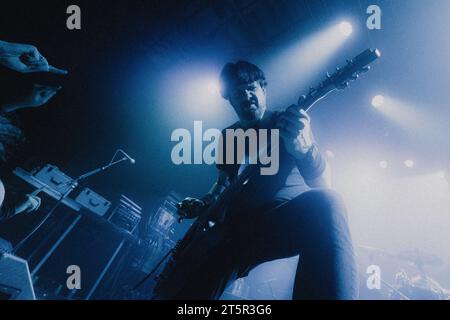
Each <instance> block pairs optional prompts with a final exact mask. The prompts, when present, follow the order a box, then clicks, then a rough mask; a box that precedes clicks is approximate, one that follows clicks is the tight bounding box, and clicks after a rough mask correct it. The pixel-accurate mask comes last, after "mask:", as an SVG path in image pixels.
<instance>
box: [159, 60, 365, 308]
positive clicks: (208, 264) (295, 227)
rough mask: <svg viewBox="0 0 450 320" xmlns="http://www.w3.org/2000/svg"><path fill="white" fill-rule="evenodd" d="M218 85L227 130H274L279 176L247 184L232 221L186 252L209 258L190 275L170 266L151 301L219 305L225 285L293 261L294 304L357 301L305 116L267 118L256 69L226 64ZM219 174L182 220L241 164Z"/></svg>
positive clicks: (338, 205) (335, 201) (343, 235)
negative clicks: (229, 121) (227, 114)
mask: <svg viewBox="0 0 450 320" xmlns="http://www.w3.org/2000/svg"><path fill="white" fill-rule="evenodd" d="M220 80H221V84H222V88H221V94H222V96H223V98H225V99H226V100H228V101H229V103H230V104H231V106H232V107H233V109H234V110H235V112H236V114H237V116H238V117H239V121H238V122H236V123H235V124H233V125H232V126H230V127H229V128H227V129H230V128H231V129H237V128H242V129H244V130H245V129H248V128H255V129H260V128H265V129H269V130H270V129H274V128H276V129H279V133H280V136H281V143H280V148H279V150H277V151H278V152H279V162H280V163H279V171H278V173H277V174H276V175H257V176H256V177H253V178H251V179H250V180H249V182H248V184H246V185H245V186H244V189H243V190H242V191H241V192H239V194H238V196H237V197H235V199H233V201H232V203H228V204H227V209H226V210H227V212H233V214H232V216H231V218H230V219H228V220H227V219H226V221H225V223H221V224H220V225H219V226H215V227H213V228H212V229H209V230H208V231H207V232H205V234H204V235H203V237H204V238H203V240H202V241H197V243H196V244H194V245H193V247H192V246H191V248H190V250H191V252H194V253H197V254H198V253H202V254H205V255H207V258H206V259H205V260H204V261H202V262H201V265H199V266H197V267H196V268H194V269H192V268H191V267H190V266H192V264H193V263H194V261H189V256H190V254H189V253H188V254H186V255H184V256H183V257H182V258H181V259H178V260H175V261H174V262H173V264H174V270H175V273H172V274H170V273H169V274H168V275H164V276H163V277H160V278H159V281H158V283H157V285H156V288H155V290H154V298H155V299H218V298H220V296H221V294H222V293H223V291H224V290H225V289H226V287H227V285H228V284H230V282H231V281H233V280H235V279H237V278H239V277H243V276H245V275H246V274H248V272H249V271H250V270H251V269H252V268H254V267H256V266H257V265H259V264H261V263H263V262H267V261H271V260H275V259H281V258H287V257H292V256H296V255H299V257H300V258H299V265H298V267H297V272H296V276H295V284H294V291H293V298H294V299H353V298H355V297H356V296H355V295H356V283H355V281H356V270H355V263H354V256H353V248H352V241H351V237H350V232H349V228H348V225H347V218H346V211H345V207H344V205H343V202H342V200H341V198H340V197H339V196H338V195H337V194H336V193H335V192H334V191H332V190H331V189H329V188H330V168H329V166H328V164H327V162H326V161H325V158H324V156H323V155H322V154H321V153H320V152H319V150H318V147H317V146H316V144H315V142H314V139H313V136H312V132H311V126H310V118H309V116H308V115H307V114H306V112H304V111H303V110H299V108H298V107H297V106H291V107H289V108H288V109H287V110H286V111H285V112H283V113H277V112H271V111H268V110H266V90H267V82H266V78H265V75H264V73H263V71H262V70H260V69H259V68H258V67H257V66H255V65H254V64H251V63H249V62H246V61H238V62H237V63H228V64H227V65H226V66H225V67H224V68H223V70H222V72H221V76H220ZM222 136H223V138H224V139H225V135H222ZM226 143H227V142H226V141H224V143H223V146H224V149H225V146H226ZM246 150H248V148H246ZM223 152H225V150H224V151H223ZM235 154H236V152H235ZM223 159H226V157H223ZM234 163H237V162H236V161H235V162H234ZM217 167H218V169H219V170H218V171H219V173H218V179H217V182H216V183H215V184H214V185H213V187H212V189H211V190H210V191H209V192H208V193H207V194H206V196H204V197H203V198H201V199H194V198H186V199H185V200H183V201H182V202H181V203H180V204H179V213H180V215H181V216H182V217H183V218H195V217H197V216H198V215H200V214H201V213H202V212H205V211H206V210H207V209H208V207H209V206H210V205H211V204H212V203H213V202H214V201H215V200H216V199H217V198H218V196H219V195H220V194H221V193H222V192H223V190H224V189H225V188H226V187H227V185H228V184H229V183H230V182H231V181H233V180H234V179H235V178H236V177H237V174H238V172H239V170H240V169H242V168H240V165H239V164H237V165H236V164H220V165H217ZM218 233H220V234H221V236H217V234H218ZM217 239H219V240H218V241H217ZM193 256H194V255H193ZM193 259H194V260H195V258H193ZM197 260H198V259H197ZM195 262H198V261H195ZM186 270H189V271H186ZM183 272H185V274H183ZM176 274H178V277H177V275H176ZM180 274H181V275H182V276H181V277H180V276H179V275H180ZM180 279H182V281H180Z"/></svg>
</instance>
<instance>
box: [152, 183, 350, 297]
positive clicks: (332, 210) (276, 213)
mask: <svg viewBox="0 0 450 320" xmlns="http://www.w3.org/2000/svg"><path fill="white" fill-rule="evenodd" d="M256 211H257V212H256ZM236 216H239V215H236ZM224 228H225V229H226V230H224ZM219 234H221V236H220V237H219V236H218V235H219ZM223 234H225V235H226V236H225V237H223V236H222V235H223ZM216 236H217V237H219V239H221V240H220V241H218V242H215V241H216ZM210 242H212V243H216V244H214V245H213V248H212V250H211V248H210V249H205V248H206V247H207V246H208V245H209V243H210ZM191 250H193V252H196V253H197V254H198V253H202V252H204V254H205V255H207V258H206V259H205V260H204V261H203V262H201V263H200V265H199V266H198V267H196V268H195V270H191V271H189V272H188V274H184V275H183V281H180V278H178V279H177V276H176V275H173V276H170V275H169V277H168V278H167V279H165V281H162V282H159V283H158V285H157V286H156V288H155V291H154V299H174V300H177V299H188V300H189V299H219V298H220V296H221V295H222V293H223V291H224V290H225V289H226V287H227V286H228V285H229V284H230V283H231V282H232V281H234V280H236V279H237V278H239V277H241V276H243V275H245V274H246V273H247V272H248V271H250V270H251V269H252V268H254V267H256V266H257V265H259V264H261V263H264V262H267V261H271V260H276V259H281V258H287V257H292V256H296V255H299V264H298V266H297V271H296V276H295V284H294V292H293V299H353V298H356V295H357V291H356V290H357V289H356V288H357V283H356V281H357V275H356V267H355V261H354V255H353V246H352V241H351V236H350V232H349V228H348V224H347V217H346V211H345V207H344V205H343V202H342V200H341V198H340V197H339V196H338V195H337V194H336V193H335V192H333V191H331V190H328V189H315V190H311V191H308V192H305V193H303V194H301V195H300V196H298V197H297V198H295V199H293V200H291V201H288V202H285V203H283V204H281V205H278V206H276V207H275V208H269V207H268V208H267V209H264V208H260V209H259V210H255V212H250V213H249V212H246V213H245V214H243V215H242V216H241V217H239V218H237V219H235V221H233V222H232V223H230V224H228V225H227V226H223V227H222V226H220V227H215V228H213V229H211V230H210V231H208V232H206V233H205V235H204V238H203V239H201V241H197V244H195V245H194V248H191ZM206 251H207V252H206ZM188 256H189V255H188ZM183 260H184V261H183ZM188 264H192V261H189V257H185V259H181V261H177V262H176V264H175V268H178V271H181V274H182V271H183V268H186V269H189V267H190V265H188ZM174 288H175V289H176V290H174ZM174 292H176V293H174Z"/></svg>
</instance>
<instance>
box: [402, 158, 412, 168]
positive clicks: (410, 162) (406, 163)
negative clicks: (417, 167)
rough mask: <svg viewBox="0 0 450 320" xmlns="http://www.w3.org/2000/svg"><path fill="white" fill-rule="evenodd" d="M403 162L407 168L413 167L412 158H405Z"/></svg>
mask: <svg viewBox="0 0 450 320" xmlns="http://www.w3.org/2000/svg"><path fill="white" fill-rule="evenodd" d="M403 163H404V165H405V167H407V168H410V169H411V168H413V167H414V161H413V160H410V159H408V160H405V162H403Z"/></svg>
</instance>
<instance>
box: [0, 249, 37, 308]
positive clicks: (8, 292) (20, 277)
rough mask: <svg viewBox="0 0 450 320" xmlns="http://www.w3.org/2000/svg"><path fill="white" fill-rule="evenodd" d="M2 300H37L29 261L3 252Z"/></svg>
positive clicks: (0, 264) (0, 273) (0, 258)
mask: <svg viewBox="0 0 450 320" xmlns="http://www.w3.org/2000/svg"><path fill="white" fill-rule="evenodd" d="M0 300H36V297H35V295H34V290H33V284H32V282H31V277H30V270H29V269H28V264H27V262H26V261H25V260H23V259H21V258H19V257H16V256H13V255H11V254H9V253H1V252H0Z"/></svg>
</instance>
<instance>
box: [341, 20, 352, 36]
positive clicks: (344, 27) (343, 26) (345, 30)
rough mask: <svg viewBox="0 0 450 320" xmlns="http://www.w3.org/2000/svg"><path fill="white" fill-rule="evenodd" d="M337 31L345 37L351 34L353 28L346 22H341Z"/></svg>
mask: <svg viewBox="0 0 450 320" xmlns="http://www.w3.org/2000/svg"><path fill="white" fill-rule="evenodd" d="M339 31H340V32H341V33H342V34H343V35H344V36H346V37H348V36H349V35H351V34H352V32H353V27H352V25H351V24H350V23H348V22H347V21H343V22H341V23H340V24H339Z"/></svg>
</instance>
